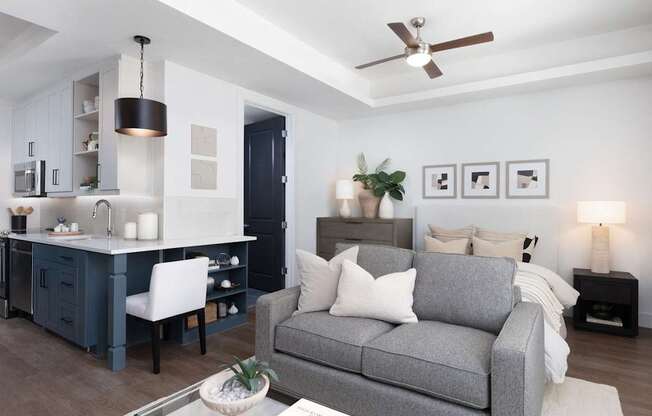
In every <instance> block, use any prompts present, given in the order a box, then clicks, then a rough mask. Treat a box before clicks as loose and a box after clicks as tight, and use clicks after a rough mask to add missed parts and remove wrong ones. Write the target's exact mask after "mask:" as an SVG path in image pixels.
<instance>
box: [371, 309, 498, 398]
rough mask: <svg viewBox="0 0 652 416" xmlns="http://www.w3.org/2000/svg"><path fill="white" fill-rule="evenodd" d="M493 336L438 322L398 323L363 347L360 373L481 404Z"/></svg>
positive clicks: (485, 395) (486, 394)
mask: <svg viewBox="0 0 652 416" xmlns="http://www.w3.org/2000/svg"><path fill="white" fill-rule="evenodd" d="M495 339H496V336H494V335H493V334H490V333H488V332H485V331H481V330H478V329H473V328H467V327H462V326H456V325H450V324H446V323H443V322H434V321H421V322H419V323H416V324H404V325H401V326H399V327H397V328H396V329H394V330H392V331H391V332H389V333H387V334H385V335H381V336H380V337H378V338H376V339H375V340H373V341H370V342H368V343H366V344H365V345H364V346H363V353H362V374H363V375H365V376H367V377H369V378H371V379H374V380H378V381H382V382H385V383H388V384H394V385H397V386H401V387H403V388H406V389H410V390H414V391H417V392H420V393H423V394H427V395H430V396H434V397H438V398H440V399H445V400H448V401H451V402H455V403H460V404H463V405H465V406H469V407H475V408H478V409H486V408H488V407H489V406H490V402H491V393H490V383H491V379H490V372H491V348H492V346H493V343H494V340H495Z"/></svg>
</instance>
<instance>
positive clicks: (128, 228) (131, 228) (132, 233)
mask: <svg viewBox="0 0 652 416" xmlns="http://www.w3.org/2000/svg"><path fill="white" fill-rule="evenodd" d="M123 237H124V238H125V239H126V240H135V239H136V238H138V226H137V225H136V223H135V222H128V223H126V224H125V230H124V235H123Z"/></svg>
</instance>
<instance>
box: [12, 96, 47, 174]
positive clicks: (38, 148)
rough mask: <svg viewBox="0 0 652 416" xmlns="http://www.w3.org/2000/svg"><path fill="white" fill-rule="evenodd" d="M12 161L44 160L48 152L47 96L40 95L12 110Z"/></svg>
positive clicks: (14, 162)
mask: <svg viewBox="0 0 652 416" xmlns="http://www.w3.org/2000/svg"><path fill="white" fill-rule="evenodd" d="M13 124H14V131H13V143H12V157H13V160H12V163H13V164H16V163H25V162H30V161H33V160H45V159H46V158H47V154H48V134H49V133H48V128H49V107H48V97H47V96H40V97H37V98H35V99H33V100H31V101H29V102H27V103H24V104H23V105H21V106H19V107H17V108H16V109H15V110H14V122H13Z"/></svg>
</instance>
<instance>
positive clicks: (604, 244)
mask: <svg viewBox="0 0 652 416" xmlns="http://www.w3.org/2000/svg"><path fill="white" fill-rule="evenodd" d="M591 236H592V239H593V247H592V249H591V271H592V272H593V273H600V274H609V272H610V270H609V227H603V226H597V225H595V226H593V229H592V230H591Z"/></svg>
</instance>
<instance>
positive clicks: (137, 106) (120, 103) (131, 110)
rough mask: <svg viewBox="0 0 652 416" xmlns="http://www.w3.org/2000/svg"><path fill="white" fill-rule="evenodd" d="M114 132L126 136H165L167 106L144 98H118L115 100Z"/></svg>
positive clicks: (166, 132)
mask: <svg viewBox="0 0 652 416" xmlns="http://www.w3.org/2000/svg"><path fill="white" fill-rule="evenodd" d="M115 131H117V132H118V133H120V134H126V135H128V136H141V137H162V136H166V135H167V134H168V123H167V106H166V105H165V104H163V103H160V102H158V101H154V100H148V99H146V98H118V99H117V100H115Z"/></svg>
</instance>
